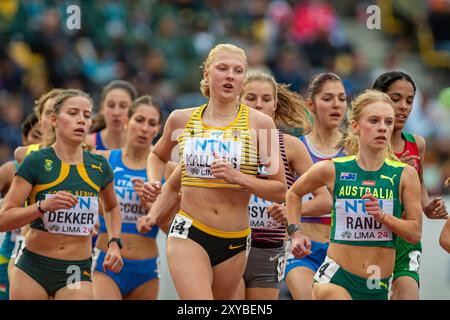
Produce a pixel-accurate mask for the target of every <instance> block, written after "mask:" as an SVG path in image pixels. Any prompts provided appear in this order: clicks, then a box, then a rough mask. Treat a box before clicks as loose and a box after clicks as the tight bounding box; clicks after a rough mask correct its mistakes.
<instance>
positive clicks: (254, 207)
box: [248, 194, 283, 229]
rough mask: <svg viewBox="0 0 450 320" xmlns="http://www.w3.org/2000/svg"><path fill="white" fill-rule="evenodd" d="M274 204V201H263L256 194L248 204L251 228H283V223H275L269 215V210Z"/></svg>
mask: <svg viewBox="0 0 450 320" xmlns="http://www.w3.org/2000/svg"><path fill="white" fill-rule="evenodd" d="M272 204H273V202H272V201H268V200H264V199H261V198H259V197H257V196H255V195H254V194H252V196H251V198H250V202H249V203H248V214H249V218H250V228H270V229H273V228H281V227H282V226H283V224H282V223H278V222H277V221H275V220H274V219H273V218H272V217H271V216H270V214H269V211H268V210H267V208H268V207H269V206H271V205H272Z"/></svg>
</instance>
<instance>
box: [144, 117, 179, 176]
mask: <svg viewBox="0 0 450 320" xmlns="http://www.w3.org/2000/svg"><path fill="white" fill-rule="evenodd" d="M185 113H186V111H185V110H175V111H173V112H172V113H171V114H170V116H169V118H168V119H167V122H166V124H165V126H164V131H163V134H162V136H161V138H160V139H159V140H158V142H157V143H156V144H155V146H154V147H153V148H152V152H151V153H150V154H149V156H148V159H147V176H148V180H149V181H161V179H162V177H163V176H164V171H165V165H166V163H167V162H168V161H169V160H171V157H172V152H173V150H174V147H175V146H176V145H177V143H178V141H177V140H178V136H179V135H180V134H181V133H182V130H183V128H184V126H185V125H186V121H187V116H186V115H185Z"/></svg>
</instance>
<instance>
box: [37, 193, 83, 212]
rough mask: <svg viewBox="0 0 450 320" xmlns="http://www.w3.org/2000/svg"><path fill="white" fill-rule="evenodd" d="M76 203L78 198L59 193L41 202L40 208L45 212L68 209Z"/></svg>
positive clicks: (69, 194)
mask: <svg viewBox="0 0 450 320" xmlns="http://www.w3.org/2000/svg"><path fill="white" fill-rule="evenodd" d="M77 203H78V198H77V197H75V196H74V195H73V194H71V193H68V192H65V191H59V192H57V193H55V194H53V195H51V196H49V197H48V198H47V199H45V200H42V201H41V208H42V210H44V211H45V212H47V211H56V210H59V209H70V208H72V207H73V206H74V205H76V204H77Z"/></svg>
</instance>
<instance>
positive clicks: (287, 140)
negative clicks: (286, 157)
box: [283, 133, 308, 152]
mask: <svg viewBox="0 0 450 320" xmlns="http://www.w3.org/2000/svg"><path fill="white" fill-rule="evenodd" d="M283 140H284V144H285V146H286V152H287V150H302V152H303V151H306V152H307V151H308V149H306V146H305V144H304V143H303V142H302V141H301V140H300V139H299V138H298V137H296V136H293V135H291V134H289V133H283Z"/></svg>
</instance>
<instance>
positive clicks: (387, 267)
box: [327, 243, 395, 278]
mask: <svg viewBox="0 0 450 320" xmlns="http://www.w3.org/2000/svg"><path fill="white" fill-rule="evenodd" d="M327 255H328V256H329V257H330V258H331V259H333V260H335V261H336V262H337V263H338V264H339V265H340V266H341V267H342V268H344V269H345V270H346V271H348V272H351V273H353V274H355V275H357V276H360V277H362V278H369V277H370V276H372V277H374V276H379V277H381V278H388V277H390V276H391V274H392V272H393V270H394V263H395V248H390V247H367V246H352V245H348V244H338V243H330V246H329V248H328V252H327Z"/></svg>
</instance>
